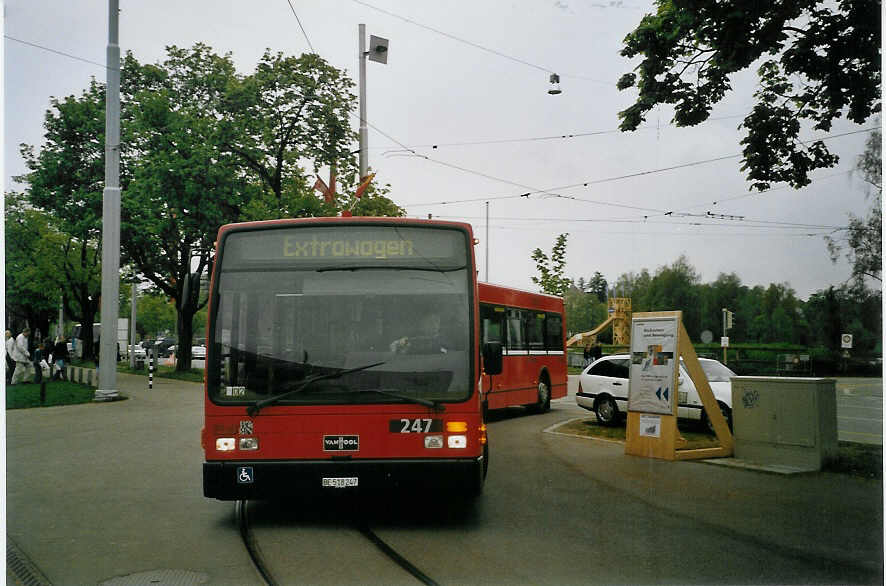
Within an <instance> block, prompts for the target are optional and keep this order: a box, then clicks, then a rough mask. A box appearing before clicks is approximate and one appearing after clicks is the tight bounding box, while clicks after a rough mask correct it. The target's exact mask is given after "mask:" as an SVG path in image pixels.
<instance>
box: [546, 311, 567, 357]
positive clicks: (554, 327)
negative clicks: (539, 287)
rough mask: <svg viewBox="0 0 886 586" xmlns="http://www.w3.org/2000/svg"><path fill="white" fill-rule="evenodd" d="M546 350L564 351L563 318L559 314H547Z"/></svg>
mask: <svg viewBox="0 0 886 586" xmlns="http://www.w3.org/2000/svg"><path fill="white" fill-rule="evenodd" d="M545 348H547V349H548V350H549V351H550V350H554V351H562V350H563V318H562V317H561V316H560V314H558V313H548V314H546V317H545Z"/></svg>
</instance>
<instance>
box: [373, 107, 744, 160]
mask: <svg viewBox="0 0 886 586" xmlns="http://www.w3.org/2000/svg"><path fill="white" fill-rule="evenodd" d="M743 117H744V114H735V115H732V116H718V117H716V118H708V119H707V121H717V120H728V119H731V118H743ZM638 130H652V129H651V128H645V127H640V128H639V129H638ZM623 133H624V131H622V130H621V129H619V128H613V129H610V130H591V131H588V132H574V133H569V134H556V135H550V136H532V137H527V138H502V139H491V140H474V141H462V142H450V143H431V144H420V145H412V146H410V147H408V148H410V149H419V148H431V149H437V148H440V147H459V146H487V145H492V144H509V143H521V142H539V141H546V140H564V139H570V138H581V137H585V136H599V135H604V134H623ZM373 148H374V149H375V150H378V149H385V148H389V147H373ZM388 152H389V153H393V154H396V153H397V152H398V151H396V150H388ZM384 155H385V153H383V156H384Z"/></svg>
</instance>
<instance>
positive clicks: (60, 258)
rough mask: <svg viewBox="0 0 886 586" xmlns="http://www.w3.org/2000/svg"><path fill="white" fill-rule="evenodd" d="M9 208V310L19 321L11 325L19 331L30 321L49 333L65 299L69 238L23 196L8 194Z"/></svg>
mask: <svg viewBox="0 0 886 586" xmlns="http://www.w3.org/2000/svg"><path fill="white" fill-rule="evenodd" d="M5 206H6V216H5V217H4V226H5V231H6V267H5V270H6V308H7V311H8V314H9V316H10V317H11V318H13V319H12V320H11V321H12V322H15V323H9V324H8V326H9V329H12V330H15V331H16V332H18V331H20V330H21V328H22V327H23V326H24V325H25V323H26V322H27V323H28V324H30V325H31V326H32V328H40V330H41V331H42V332H43V333H46V332H47V331H48V327H47V324H48V323H49V320H50V317H51V316H52V314H53V313H57V312H58V304H59V299H60V298H61V292H62V287H63V279H62V278H61V277H62V275H61V274H60V272H59V269H58V267H60V266H62V265H63V264H64V263H65V260H66V259H65V257H64V245H65V237H64V235H62V234H61V233H59V232H58V231H57V230H55V229H53V228H52V226H51V217H50V216H49V215H48V214H46V213H44V212H41V211H39V210H35V209H33V208H30V207H28V206H27V205H26V203H25V200H24V197H23V196H22V194H18V193H7V194H6V202H5Z"/></svg>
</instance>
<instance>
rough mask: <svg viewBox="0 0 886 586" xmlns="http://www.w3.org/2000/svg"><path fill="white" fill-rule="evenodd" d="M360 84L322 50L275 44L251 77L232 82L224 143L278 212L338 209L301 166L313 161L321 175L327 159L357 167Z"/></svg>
mask: <svg viewBox="0 0 886 586" xmlns="http://www.w3.org/2000/svg"><path fill="white" fill-rule="evenodd" d="M353 86H354V83H353V82H352V81H351V80H350V79H349V78H348V77H346V76H345V75H344V74H343V73H342V72H341V71H339V70H338V69H336V68H334V67H332V66H331V65H329V64H328V63H326V61H324V60H323V59H322V58H320V57H319V56H318V55H316V54H304V55H301V56H300V57H287V56H284V55H283V54H282V53H276V54H274V53H271V51H270V50H267V51H265V53H264V55H263V56H262V58H261V60H260V61H259V63H258V65H257V66H256V69H255V71H254V72H253V73H252V74H251V75H248V76H245V77H242V78H240V77H235V78H233V79H232V80H231V81H230V86H229V88H228V90H227V93H226V95H225V98H224V111H225V116H224V117H223V118H222V122H221V124H220V127H221V129H222V144H223V145H224V148H225V150H226V151H227V152H230V153H231V154H232V155H234V156H235V157H237V158H238V159H239V161H240V164H241V165H242V167H243V168H244V169H245V170H246V171H247V172H248V173H249V175H250V176H251V177H252V178H253V180H254V181H256V182H258V183H259V184H260V185H261V186H262V189H263V190H264V191H266V192H267V193H268V194H269V195H270V196H272V197H273V198H274V199H276V200H277V208H276V209H277V213H276V216H275V217H305V216H312V215H332V213H334V211H335V210H334V209H331V208H330V209H324V204H323V203H322V200H319V198H318V197H317V196H316V194H315V193H314V192H313V190H312V188H311V186H310V185H308V182H307V174H306V173H305V171H304V169H303V168H302V167H301V166H300V165H301V164H302V163H308V164H310V165H313V170H314V173H315V174H316V172H317V171H318V170H319V168H320V166H321V165H337V166H338V167H339V168H341V169H345V168H346V167H348V166H349V165H350V166H351V167H353V165H354V155H353V154H351V151H352V150H353V149H352V148H351V145H352V144H353V142H354V141H355V134H354V133H353V131H352V130H351V129H350V124H349V122H348V112H350V111H351V110H352V109H353V108H354V104H355V102H356V97H355V96H354V95H353V94H352V93H351V89H352V88H353ZM312 200H313V201H312ZM318 212H319V213H318Z"/></svg>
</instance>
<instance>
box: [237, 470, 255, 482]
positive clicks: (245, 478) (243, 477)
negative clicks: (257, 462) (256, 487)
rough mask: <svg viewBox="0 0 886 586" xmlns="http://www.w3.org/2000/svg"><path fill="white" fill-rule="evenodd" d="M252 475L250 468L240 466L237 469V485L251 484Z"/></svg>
mask: <svg viewBox="0 0 886 586" xmlns="http://www.w3.org/2000/svg"><path fill="white" fill-rule="evenodd" d="M252 482H253V475H252V466H241V467H239V468H237V483H238V484H252Z"/></svg>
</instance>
